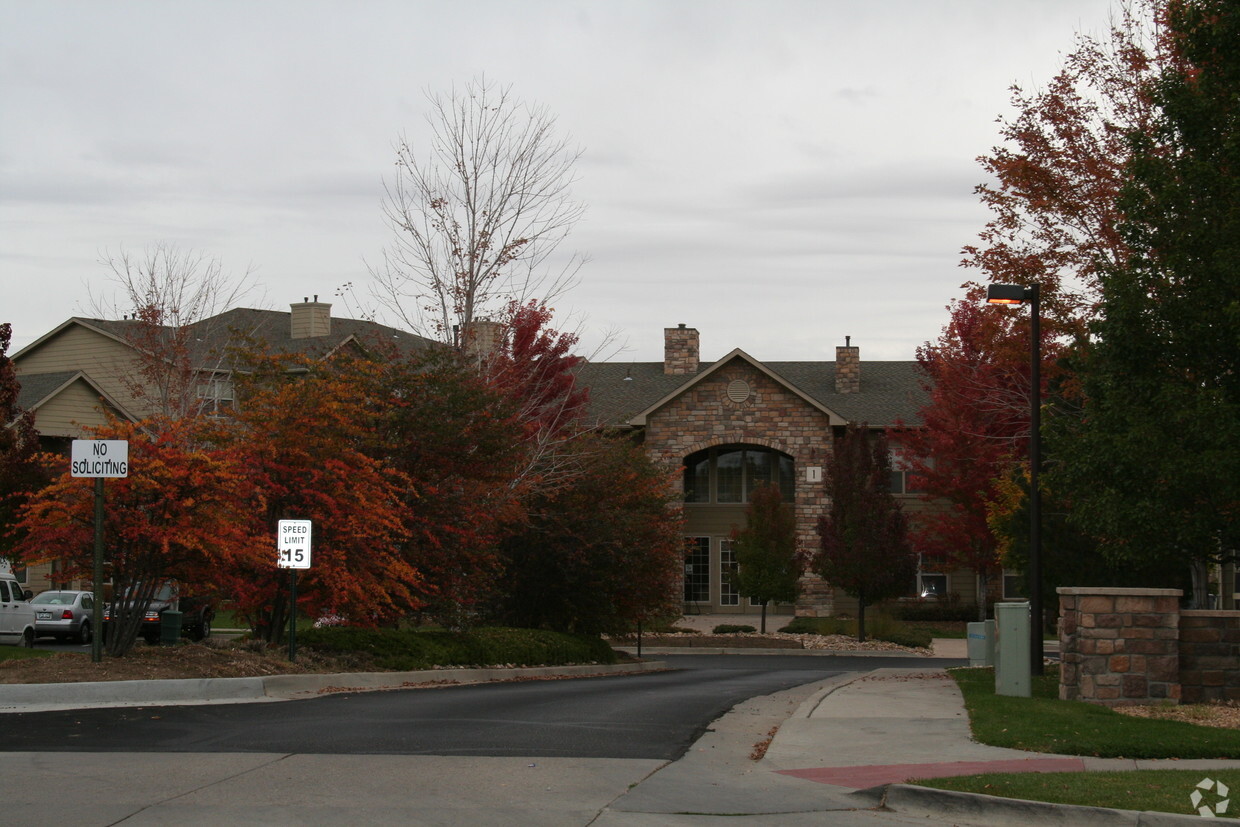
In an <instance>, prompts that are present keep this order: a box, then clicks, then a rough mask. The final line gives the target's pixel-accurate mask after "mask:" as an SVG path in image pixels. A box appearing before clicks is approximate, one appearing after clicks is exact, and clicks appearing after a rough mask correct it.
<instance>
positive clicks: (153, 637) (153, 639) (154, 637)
mask: <svg viewBox="0 0 1240 827" xmlns="http://www.w3.org/2000/svg"><path fill="white" fill-rule="evenodd" d="M142 639H143V640H145V641H146V645H147V646H158V645H159V632H143V633H142Z"/></svg>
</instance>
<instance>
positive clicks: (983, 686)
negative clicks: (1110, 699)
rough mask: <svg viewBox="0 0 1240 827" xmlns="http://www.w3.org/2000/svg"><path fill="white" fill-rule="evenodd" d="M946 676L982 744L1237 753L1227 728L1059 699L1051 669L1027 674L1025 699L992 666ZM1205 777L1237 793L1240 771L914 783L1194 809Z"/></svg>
mask: <svg viewBox="0 0 1240 827" xmlns="http://www.w3.org/2000/svg"><path fill="white" fill-rule="evenodd" d="M949 674H951V676H952V677H953V678H955V680H956V683H957V684H958V685H959V686H960V691H961V693H962V694H963V695H964V700H965V707H966V708H967V709H968V712H969V723H970V725H971V727H972V730H973V737H974V738H976V739H977V740H978V741H980V742H981V743H983V744H990V745H992V746H997V747H1011V748H1013V749H1024V750H1030V751H1032V752H1052V753H1059V754H1063V755H1087V756H1097V757H1103V758H1181V759H1187V758H1232V759H1240V731H1237V730H1234V729H1222V728H1218V727H1206V726H1197V725H1195V724H1189V723H1184V722H1181V721H1166V720H1157V719H1150V718H1134V717H1131V716H1127V715H1121V714H1119V713H1118V712H1114V711H1112V710H1110V709H1108V708H1106V707H1103V706H1097V705H1094V704H1088V703H1084V702H1081V701H1061V700H1059V698H1058V695H1059V671H1058V669H1057V668H1055V667H1047V670H1046V674H1045V675H1043V676H1041V677H1034V679H1033V697H1032V698H1013V697H1009V696H1004V695H996V694H995V692H994V670H992V669H953V670H949ZM1205 778H1210V779H1212V780H1214V781H1222V782H1223V783H1224V784H1226V785H1227V787H1229V788H1231V789H1235V790H1238V791H1240V770H1222V771H1212V772H1202V771H1200V770H1134V771H1130V772H1089V773H994V774H989V775H969V776H957V777H953V778H932V779H925V780H922V781H919V782H918V783H919V784H921V785H922V786H925V787H935V788H938V789H945V790H958V791H961V792H972V793H983V794H986V795H996V796H1001V797H1004V798H1021V799H1026V800H1031V801H1050V802H1055V803H1060V804H1081V805H1087V806H1092V807H1114V808H1118V809H1124V810H1154V811H1159V812H1168V813H1183V814H1186V815H1193V814H1194V813H1195V812H1196V810H1195V808H1194V807H1193V806H1192V803H1191V801H1190V798H1189V796H1190V795H1191V794H1192V793H1193V790H1194V789H1195V788H1196V786H1197V784H1198V782H1200V781H1202V780H1203V779H1205ZM1203 797H1204V801H1203V803H1207V804H1208V803H1215V802H1217V801H1218V800H1219V799H1218V796H1216V795H1214V794H1213V792H1209V793H1204V792H1203ZM1236 809H1237V810H1240V807H1237V808H1236ZM1228 815H1229V816H1232V817H1234V815H1233V814H1230V813H1229V814H1228Z"/></svg>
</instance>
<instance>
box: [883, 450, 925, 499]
mask: <svg viewBox="0 0 1240 827" xmlns="http://www.w3.org/2000/svg"><path fill="white" fill-rule="evenodd" d="M931 462H932V461H927V463H926V464H927V465H929V464H931ZM888 490H889V491H891V493H892V494H924V493H926V486H925V484H924V483H923V482H922V479H921V477H920V476H919V475H918V474H916V473H914V472H913V470H912V463H911V462H909V459H908V457H907V456H906V455H904V454H903V453H901V452H900V451H898V450H893V451H892V452H891V483H890V486H889V488H888Z"/></svg>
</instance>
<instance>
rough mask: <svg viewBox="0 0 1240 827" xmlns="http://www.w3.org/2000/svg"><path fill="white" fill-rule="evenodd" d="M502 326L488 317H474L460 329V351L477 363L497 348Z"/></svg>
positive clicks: (491, 354)
mask: <svg viewBox="0 0 1240 827" xmlns="http://www.w3.org/2000/svg"><path fill="white" fill-rule="evenodd" d="M503 334H504V326H503V325H502V324H500V323H499V322H493V321H491V320H490V319H474V320H473V321H472V322H470V323H469V324H467V325H465V327H464V328H462V329H461V351H462V352H463V353H464V354H465V355H466V356H468V357H469V358H470V359H475V360H477V361H478V362H479V363H481V362H483V361H484V360H487V359H489V358H490V357H491V356H493V355H494V354H495V352H496V351H497V350H499V346H500V338H501V337H502V336H503Z"/></svg>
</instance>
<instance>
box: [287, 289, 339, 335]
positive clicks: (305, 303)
mask: <svg viewBox="0 0 1240 827" xmlns="http://www.w3.org/2000/svg"><path fill="white" fill-rule="evenodd" d="M289 307H290V308H292V311H293V313H292V321H291V327H290V329H289V335H291V336H292V337H293V338H294V339H313V338H316V337H318V336H327V335H329V334H330V333H331V332H332V306H331V305H330V304H328V303H327V302H321V301H319V297H318V296H315V297H314V301H310V300H309V299H303V300H302V302H301V304H293V305H289Z"/></svg>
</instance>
